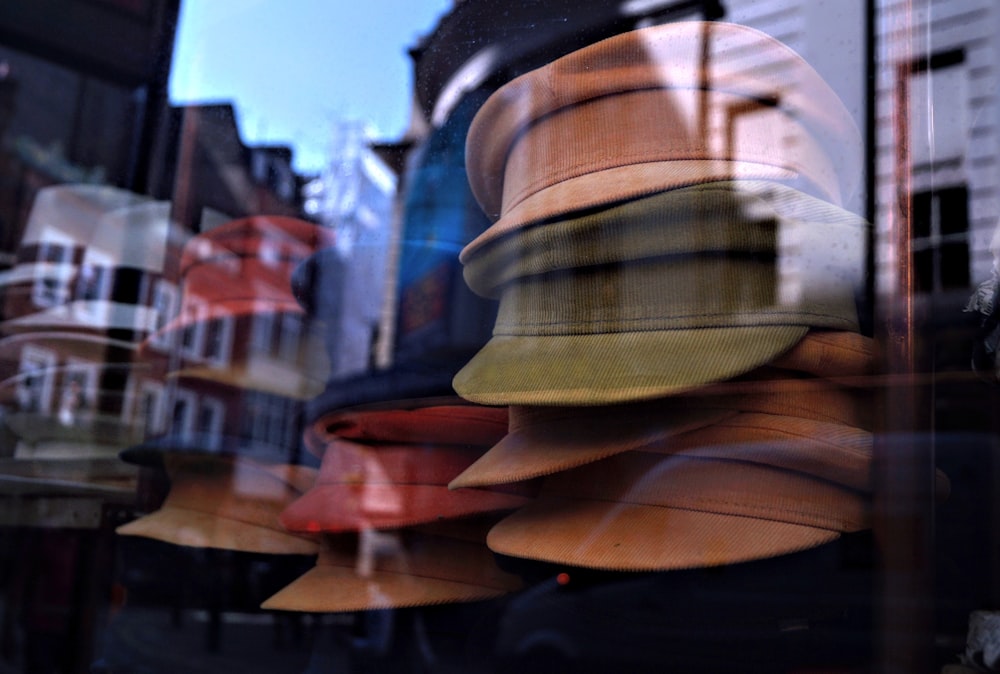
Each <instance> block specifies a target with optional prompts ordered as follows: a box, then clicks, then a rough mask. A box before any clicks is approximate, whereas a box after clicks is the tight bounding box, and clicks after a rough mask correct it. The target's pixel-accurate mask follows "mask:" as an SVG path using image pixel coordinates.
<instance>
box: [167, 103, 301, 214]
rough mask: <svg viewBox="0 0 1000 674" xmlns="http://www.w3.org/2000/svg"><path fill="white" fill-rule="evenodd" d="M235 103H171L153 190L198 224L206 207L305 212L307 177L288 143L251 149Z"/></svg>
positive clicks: (235, 211)
mask: <svg viewBox="0 0 1000 674" xmlns="http://www.w3.org/2000/svg"><path fill="white" fill-rule="evenodd" d="M235 115H236V112H235V110H234V109H233V106H232V105H231V104H229V103H217V104H206V105H190V106H184V107H171V108H169V109H168V110H167V112H166V114H165V115H163V119H162V122H161V124H160V125H159V127H158V128H157V135H156V141H155V144H154V146H153V150H152V153H151V158H150V173H149V183H148V190H149V192H150V193H151V194H153V195H154V196H157V197H160V198H164V199H168V198H169V199H172V200H173V202H174V206H175V211H174V212H175V217H176V218H177V219H178V221H180V222H183V223H186V224H192V225H193V224H194V223H196V222H197V214H198V213H200V212H201V210H202V209H203V208H212V209H215V210H219V211H221V212H223V213H226V214H228V215H231V216H233V217H237V216H240V215H252V214H256V213H269V214H276V215H292V216H299V215H301V213H302V209H301V198H300V196H299V193H300V191H301V186H302V178H301V177H299V176H298V175H296V174H295V173H294V172H293V171H292V152H291V150H290V149H289V148H287V147H282V146H257V147H249V146H247V145H246V144H244V143H243V140H242V139H241V138H240V133H239V129H238V127H237V122H236V116H235Z"/></svg>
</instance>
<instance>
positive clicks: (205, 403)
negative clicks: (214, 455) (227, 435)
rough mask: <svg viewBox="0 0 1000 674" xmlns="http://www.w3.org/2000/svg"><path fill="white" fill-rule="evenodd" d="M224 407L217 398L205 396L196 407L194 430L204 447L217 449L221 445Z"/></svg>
mask: <svg viewBox="0 0 1000 674" xmlns="http://www.w3.org/2000/svg"><path fill="white" fill-rule="evenodd" d="M225 414H226V408H225V405H224V404H223V403H222V401H221V400H219V399H218V398H212V397H206V398H204V399H202V401H201V405H199V407H198V419H197V421H196V422H195V423H196V428H195V432H196V433H197V434H198V435H199V436H200V438H201V442H203V443H205V445H206V447H205V448H206V449H211V450H217V449H219V448H220V447H221V446H222V422H223V419H224V418H225Z"/></svg>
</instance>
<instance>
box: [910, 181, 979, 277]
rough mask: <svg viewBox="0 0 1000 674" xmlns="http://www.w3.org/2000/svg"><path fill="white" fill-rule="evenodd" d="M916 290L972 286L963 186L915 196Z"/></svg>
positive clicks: (966, 200) (913, 248) (912, 245)
mask: <svg viewBox="0 0 1000 674" xmlns="http://www.w3.org/2000/svg"><path fill="white" fill-rule="evenodd" d="M911 214H912V221H913V232H912V238H911V240H910V250H911V251H912V255H913V272H914V282H915V285H916V287H915V290H916V291H917V292H922V293H933V292H941V291H944V290H960V289H967V288H968V287H969V193H968V189H967V188H966V187H965V186H964V185H961V186H957V187H948V188H944V189H935V190H928V191H925V192H918V193H916V194H914V195H913V204H912V212H911Z"/></svg>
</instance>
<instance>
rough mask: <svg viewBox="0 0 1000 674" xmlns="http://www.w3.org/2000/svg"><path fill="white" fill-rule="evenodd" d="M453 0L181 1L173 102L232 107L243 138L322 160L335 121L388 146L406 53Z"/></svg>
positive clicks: (302, 161)
mask: <svg viewBox="0 0 1000 674" xmlns="http://www.w3.org/2000/svg"><path fill="white" fill-rule="evenodd" d="M451 4H452V3H451V0H183V2H182V3H181V15H180V21H179V25H178V29H177V43H176V45H175V48H174V64H173V68H172V71H171V75H170V86H169V92H170V100H171V102H172V103H174V104H180V103H193V102H218V101H232V102H233V103H234V104H235V105H236V114H237V118H238V119H239V123H240V132H241V135H242V137H243V140H244V142H247V143H251V144H255V143H283V144H289V145H291V146H292V147H293V148H294V149H295V167H296V169H298V170H299V171H302V172H313V171H315V170H317V169H318V168H319V167H320V166H321V165H322V163H323V160H324V157H325V155H326V151H327V149H328V146H329V138H330V129H331V127H332V125H333V124H334V123H335V122H336V121H337V120H339V119H346V120H361V121H365V122H368V123H370V124H371V125H372V129H373V135H374V137H375V138H378V139H380V140H392V139H396V138H398V137H399V136H401V135H402V133H403V131H404V129H405V128H406V125H407V122H408V119H409V105H410V97H411V92H412V87H413V84H412V81H411V78H412V75H411V72H412V69H411V62H410V58H409V56H408V55H407V53H406V50H407V49H408V48H409V47H412V46H413V45H415V44H416V43H417V41H418V40H419V38H420V37H421V36H423V35H426V34H427V33H429V32H430V31H431V30H432V29H433V27H434V26H435V25H436V23H437V21H438V19H439V18H440V17H441V16H442V15H443V14H444V13H445V12H446V11H447V10H448V9H449V8H450V6H451Z"/></svg>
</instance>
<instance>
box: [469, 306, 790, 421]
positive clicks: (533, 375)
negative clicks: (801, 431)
mask: <svg viewBox="0 0 1000 674" xmlns="http://www.w3.org/2000/svg"><path fill="white" fill-rule="evenodd" d="M808 331H809V328H807V327H805V326H796V325H788V326H782V325H777V326H756V327H727V328H692V329H683V330H649V331H644V332H614V333H601V334H584V335H558V336H548V335H546V336H535V335H533V336H510V335H494V337H493V338H492V339H490V341H489V342H487V343H486V345H485V346H484V347H483V348H482V349H481V350H480V351H479V353H477V354H476V355H475V356H474V357H473V358H472V360H471V361H469V363H468V364H467V365H466V366H465V367H464V368H462V370H460V371H459V372H458V374H456V375H455V379H454V381H453V385H454V387H455V390H456V391H457V392H458V393H459V395H461V396H462V397H463V398H466V399H468V400H471V401H473V402H477V403H480V404H485V405H605V404H611V403H616V402H626V401H630V400H641V399H648V398H657V397H662V396H667V395H671V394H675V393H680V392H682V391H689V390H692V389H695V388H697V387H699V386H703V385H706V384H710V383H713V382H718V381H722V380H725V379H731V378H733V377H736V376H738V375H741V374H744V373H746V372H749V371H750V370H752V369H754V368H756V367H759V366H761V365H765V364H767V363H768V362H770V361H771V360H773V359H774V358H775V357H777V356H778V355H780V354H782V353H784V352H785V351H787V350H788V349H790V348H791V347H792V346H794V345H795V344H797V343H798V342H799V341H801V340H802V338H803V337H804V336H805V335H806V333H807V332H808Z"/></svg>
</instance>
